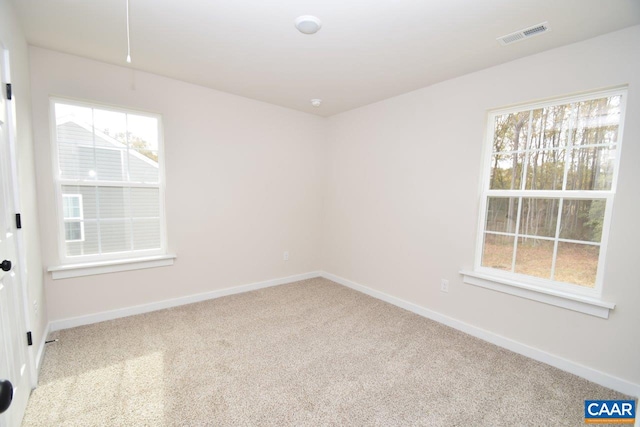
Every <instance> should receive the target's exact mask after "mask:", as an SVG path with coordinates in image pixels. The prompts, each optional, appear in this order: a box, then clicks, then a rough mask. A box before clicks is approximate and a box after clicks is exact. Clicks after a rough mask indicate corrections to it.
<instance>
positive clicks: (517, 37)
mask: <svg viewBox="0 0 640 427" xmlns="http://www.w3.org/2000/svg"><path fill="white" fill-rule="evenodd" d="M547 31H551V28H549V23H548V22H543V23H542V24H538V25H534V26H533V27H529V28H525V29H523V30H520V31H516V32H515V33H511V34H507V35H506V36H502V37H498V38H497V39H496V40H498V41H499V42H500V44H501V45H503V46H506V45H508V44H511V43H515V42H519V41H521V40H524V39H528V38H530V37H533V36H537V35H540V34H543V33H546V32H547Z"/></svg>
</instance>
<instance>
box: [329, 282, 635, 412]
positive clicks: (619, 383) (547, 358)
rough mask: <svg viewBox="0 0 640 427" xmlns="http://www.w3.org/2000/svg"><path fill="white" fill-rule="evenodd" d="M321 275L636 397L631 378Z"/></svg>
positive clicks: (378, 292)
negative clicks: (588, 365)
mask: <svg viewBox="0 0 640 427" xmlns="http://www.w3.org/2000/svg"><path fill="white" fill-rule="evenodd" d="M321 276H322V277H324V278H326V279H329V280H331V281H334V282H336V283H339V284H341V285H343V286H346V287H348V288H351V289H354V290H356V291H358V292H362V293H364V294H367V295H369V296H372V297H374V298H377V299H379V300H382V301H385V302H388V303H390V304H393V305H395V306H398V307H400V308H403V309H405V310H408V311H411V312H413V313H416V314H418V315H420V316H423V317H426V318H428V319H431V320H435V321H436V322H439V323H442V324H444V325H447V326H450V327H452V328H454V329H458V330H460V331H462V332H464V333H467V334H469V335H472V336H474V337H476V338H480V339H481V340H484V341H487V342H490V343H492V344H495V345H497V346H500V347H503V348H506V349H508V350H511V351H513V352H514V353H518V354H521V355H523V356H526V357H529V358H531V359H534V360H537V361H539V362H542V363H546V364H547V365H551V366H553V367H556V368H558V369H561V370H563V371H566V372H569V373H571V374H574V375H577V376H579V377H582V378H585V379H587V380H589V381H592V382H594V383H596V384H600V385H602V386H604V387H608V388H610V389H613V390H616V391H619V392H620V393H624V394H628V395H631V396H635V397H640V385H639V384H634V383H632V382H629V381H626V380H623V379H622V378H618V377H614V376H612V375H609V374H606V373H604V372H601V371H598V370H595V369H593V368H589V367H587V366H584V365H581V364H579V363H576V362H572V361H571V360H568V359H565V358H562V357H559V356H555V355H553V354H551V353H547V352H545V351H542V350H539V349H537V348H534V347H531V346H528V345H526V344H522V343H520V342H518V341H514V340H512V339H509V338H506V337H503V336H501V335H498V334H495V333H493V332H490V331H487V330H485V329H481V328H478V327H476V326H473V325H470V324H468V323H465V322H462V321H460V320H457V319H454V318H452V317H448V316H445V315H443V314H440V313H438V312H436V311H433V310H429V309H428V308H424V307H421V306H419V305H416V304H413V303H411V302H408V301H405V300H402V299H400V298H396V297H394V296H391V295H388V294H385V293H384V292H380V291H376V290H374V289H371V288H368V287H366V286H363V285H361V284H359V283H355V282H352V281H351V280H347V279H344V278H342V277H339V276H336V275H334V274H331V273H327V272H322V273H321ZM639 419H640V417H639Z"/></svg>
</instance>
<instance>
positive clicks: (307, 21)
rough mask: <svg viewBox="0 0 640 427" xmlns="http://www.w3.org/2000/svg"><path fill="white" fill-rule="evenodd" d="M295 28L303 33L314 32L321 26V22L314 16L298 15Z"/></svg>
mask: <svg viewBox="0 0 640 427" xmlns="http://www.w3.org/2000/svg"><path fill="white" fill-rule="evenodd" d="M295 24H296V28H297V29H298V31H300V32H301V33H303V34H315V33H317V32H318V31H319V30H320V28H322V22H320V20H319V19H318V18H316V17H315V16H311V15H304V16H298V17H297V18H296V21H295Z"/></svg>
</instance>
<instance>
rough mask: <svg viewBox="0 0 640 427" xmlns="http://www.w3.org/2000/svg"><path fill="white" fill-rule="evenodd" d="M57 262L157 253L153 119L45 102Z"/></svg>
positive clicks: (157, 156)
mask: <svg viewBox="0 0 640 427" xmlns="http://www.w3.org/2000/svg"><path fill="white" fill-rule="evenodd" d="M52 114H53V118H52V121H53V124H54V126H53V129H52V135H53V137H52V139H53V146H54V150H53V152H54V163H55V168H54V173H55V181H56V188H57V195H58V203H59V205H58V212H59V213H60V214H59V218H58V220H59V227H60V232H59V233H60V234H59V235H60V238H59V241H60V254H61V256H60V258H61V261H62V263H63V264H77V263H87V262H94V263H95V262H99V261H109V260H111V261H113V260H129V259H135V258H142V257H148V256H154V255H162V254H164V253H165V247H166V244H165V231H164V230H165V228H164V213H163V212H164V182H163V177H164V173H163V171H162V164H163V161H162V156H163V152H162V139H161V135H162V133H161V122H160V117H159V116H157V115H154V114H149V113H141V112H134V111H126V110H121V109H115V108H109V107H104V106H99V105H91V104H86V103H81V102H75V101H69V100H61V99H52Z"/></svg>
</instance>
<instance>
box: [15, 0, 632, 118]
mask: <svg viewBox="0 0 640 427" xmlns="http://www.w3.org/2000/svg"><path fill="white" fill-rule="evenodd" d="M13 3H14V6H15V7H16V9H17V11H18V14H19V17H20V20H21V22H22V26H23V28H24V31H25V33H26V36H27V40H28V41H29V43H30V44H32V45H35V46H41V47H45V48H50V49H55V50H59V51H62V52H68V53H72V54H76V55H80V56H85V57H88V58H93V59H97V60H100V61H105V62H109V63H113V64H118V65H122V66H129V65H128V64H127V63H126V62H125V59H126V54H127V51H126V26H125V0H100V1H96V0H93V1H89V0H13ZM130 13H131V20H130V21H131V56H132V59H133V62H132V64H131V65H130V66H131V67H133V68H136V69H139V70H144V71H149V72H153V73H156V74H160V75H164V76H168V77H173V78H176V79H179V80H184V81H187V82H192V83H196V84H200V85H203V86H207V87H211V88H214V89H219V90H222V91H226V92H231V93H235V94H238V95H242V96H245V97H249V98H253V99H257V100H261V101H265V102H269V103H273V104H277V105H281V106H284V107H289V108H293V109H296V110H300V111H306V112H310V113H314V114H319V115H322V116H330V115H333V114H336V113H339V112H342V111H346V110H350V109H352V108H356V107H359V106H362V105H366V104H369V103H372V102H375V101H379V100H382V99H385V98H388V97H391V96H394V95H398V94H401V93H404V92H408V91H411V90H414V89H417V88H420V87H424V86H428V85H430V84H433V83H436V82H438V81H442V80H446V79H449V78H452V77H455V76H459V75H462V74H466V73H469V72H472V71H475V70H479V69H483V68H487V67H490V66H493V65H497V64H500V63H503V62H507V61H510V60H513V59H516V58H520V57H523V56H526V55H531V54H534V53H537V52H541V51H544V50H547V49H551V48H554V47H557V46H562V45H565V44H569V43H573V42H576V41H580V40H584V39H587V38H590V37H594V36H597V35H600V34H604V33H607V32H611V31H614V30H618V29H621V28H625V27H628V26H631V25H636V24H640V1H639V0H561V1H559V0H278V1H265V0H226V1H222V0H182V1H178V0H130ZM308 14H311V15H315V16H317V17H318V18H320V19H321V20H322V22H323V27H322V29H321V30H320V32H318V33H317V34H315V35H311V36H310V35H304V34H301V33H299V32H298V31H297V30H296V29H295V28H294V24H293V21H294V20H295V18H296V17H298V16H299V15H308ZM543 21H548V22H549V25H550V26H551V29H552V31H550V32H548V33H546V34H543V35H540V36H537V37H533V38H531V39H528V40H525V41H523V42H518V43H514V44H511V45H508V46H501V45H500V44H499V43H498V42H497V41H496V37H499V36H502V35H505V34H508V33H511V32H513V31H516V30H519V29H522V28H525V27H529V26H532V25H535V24H539V23H541V22H543ZM594 60H597V58H594ZM311 98H322V99H323V104H322V107H320V108H319V109H316V108H313V107H312V106H311V105H310V102H309V100H310V99H311Z"/></svg>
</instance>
